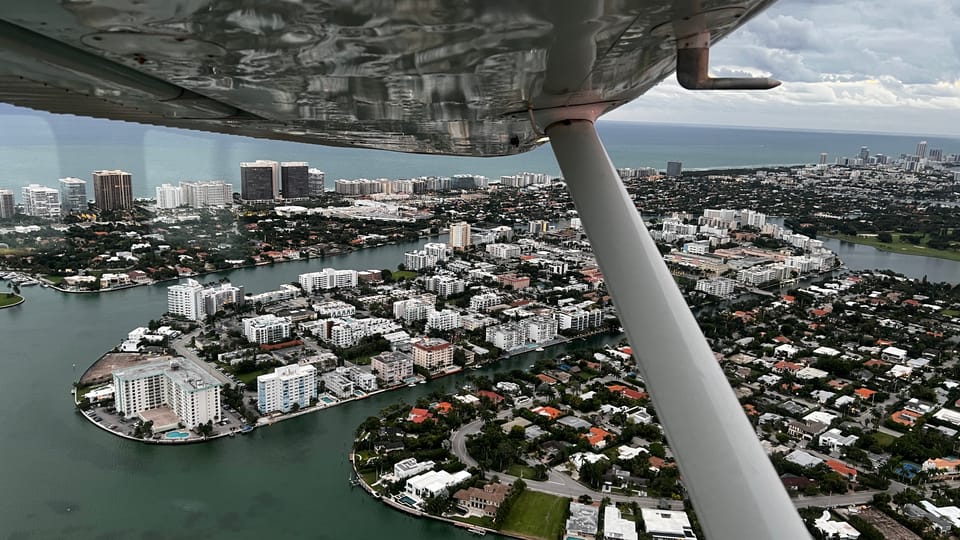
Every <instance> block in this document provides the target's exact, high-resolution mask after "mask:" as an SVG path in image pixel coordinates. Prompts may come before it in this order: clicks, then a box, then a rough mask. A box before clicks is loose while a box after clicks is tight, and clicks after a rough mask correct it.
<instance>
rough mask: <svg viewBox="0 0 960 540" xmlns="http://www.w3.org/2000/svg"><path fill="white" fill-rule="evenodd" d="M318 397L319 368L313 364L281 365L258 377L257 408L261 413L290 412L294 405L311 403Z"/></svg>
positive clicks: (300, 405)
mask: <svg viewBox="0 0 960 540" xmlns="http://www.w3.org/2000/svg"><path fill="white" fill-rule="evenodd" d="M316 398H317V368H315V367H313V366H311V365H290V366H281V367H278V368H276V369H274V370H273V373H268V374H266V375H260V376H259V377H257V409H259V410H260V414H267V413H269V412H273V411H281V412H288V411H290V409H292V408H293V406H294V405H297V406H299V407H300V408H303V407H306V406H308V405H310V402H311V401H312V400H314V399H316Z"/></svg>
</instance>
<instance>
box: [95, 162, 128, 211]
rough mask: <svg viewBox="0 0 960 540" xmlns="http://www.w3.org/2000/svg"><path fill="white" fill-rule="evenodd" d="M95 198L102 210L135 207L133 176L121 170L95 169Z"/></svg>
mask: <svg viewBox="0 0 960 540" xmlns="http://www.w3.org/2000/svg"><path fill="white" fill-rule="evenodd" d="M93 199H94V204H96V206H97V208H99V209H100V210H104V211H107V210H130V209H132V208H133V177H132V176H131V175H130V173H128V172H126V171H121V170H109V171H108V170H103V171H93Z"/></svg>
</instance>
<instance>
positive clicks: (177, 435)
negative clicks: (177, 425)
mask: <svg viewBox="0 0 960 540" xmlns="http://www.w3.org/2000/svg"><path fill="white" fill-rule="evenodd" d="M189 436H190V433H189V432H186V431H171V432H170V433H167V434H166V435H164V437H166V438H168V439H174V440H179V439H186V438H187V437H189Z"/></svg>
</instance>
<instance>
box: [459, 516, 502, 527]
mask: <svg viewBox="0 0 960 540" xmlns="http://www.w3.org/2000/svg"><path fill="white" fill-rule="evenodd" d="M453 519H455V520H457V521H460V522H463V523H469V524H471V525H477V526H479V527H486V528H488V529H493V528H494V527H493V520H492V519H490V518H488V517H487V516H483V517H480V516H470V517H455V518H453Z"/></svg>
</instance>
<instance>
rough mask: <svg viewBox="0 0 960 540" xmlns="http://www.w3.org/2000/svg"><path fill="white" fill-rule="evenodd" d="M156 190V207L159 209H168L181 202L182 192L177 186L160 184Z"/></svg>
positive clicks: (175, 206) (177, 205)
mask: <svg viewBox="0 0 960 540" xmlns="http://www.w3.org/2000/svg"><path fill="white" fill-rule="evenodd" d="M156 191H157V208H158V209H160V210H170V209H172V208H177V207H179V206H180V205H182V204H183V197H182V194H183V193H182V191H181V190H180V188H179V187H177V186H173V185H170V184H160V185H159V186H157V190H156Z"/></svg>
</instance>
